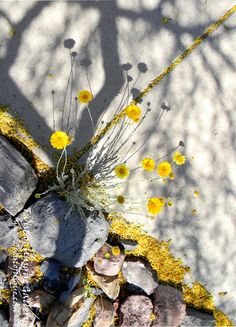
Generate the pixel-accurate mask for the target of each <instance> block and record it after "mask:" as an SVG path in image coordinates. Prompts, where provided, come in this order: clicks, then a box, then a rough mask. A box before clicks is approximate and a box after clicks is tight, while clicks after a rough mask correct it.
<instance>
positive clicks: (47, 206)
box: [17, 193, 109, 267]
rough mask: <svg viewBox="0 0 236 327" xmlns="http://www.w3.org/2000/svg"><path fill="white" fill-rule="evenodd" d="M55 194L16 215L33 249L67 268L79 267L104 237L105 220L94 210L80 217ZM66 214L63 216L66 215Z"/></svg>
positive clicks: (91, 254) (97, 248) (94, 251)
mask: <svg viewBox="0 0 236 327" xmlns="http://www.w3.org/2000/svg"><path fill="white" fill-rule="evenodd" d="M69 210H70V208H69V206H68V205H67V203H66V202H65V201H64V200H62V199H60V198H59V197H58V196H57V195H56V194H55V193H49V194H48V195H47V196H45V197H43V198H42V199H40V200H38V201H37V202H35V203H34V204H33V205H32V206H31V207H29V208H28V209H27V210H25V211H24V212H22V213H21V214H20V215H19V216H18V218H17V219H18V220H20V221H21V223H22V224H23V227H24V228H25V230H26V234H27V237H28V240H29V242H30V244H31V245H32V247H33V249H34V250H35V251H37V252H38V253H40V254H41V255H42V256H44V257H47V258H54V259H56V260H58V261H60V262H61V263H62V264H65V265H67V266H70V267H82V266H83V265H84V264H85V263H86V262H87V261H88V260H89V259H91V258H92V257H93V255H94V254H95V253H96V252H97V251H98V250H99V249H100V248H101V247H102V245H103V244H104V243H105V241H106V240H107V235H108V228H109V223H108V222H107V221H106V220H105V219H104V218H103V217H100V216H98V215H97V214H96V213H95V212H89V213H88V217H87V218H86V219H83V218H81V217H80V216H79V214H78V213H77V212H76V211H72V212H71V213H70V215H67V214H68V212H69ZM66 216H67V217H66Z"/></svg>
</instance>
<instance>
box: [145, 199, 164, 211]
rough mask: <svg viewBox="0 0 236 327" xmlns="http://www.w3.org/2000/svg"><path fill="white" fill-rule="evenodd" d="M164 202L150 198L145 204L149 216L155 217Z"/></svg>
mask: <svg viewBox="0 0 236 327" xmlns="http://www.w3.org/2000/svg"><path fill="white" fill-rule="evenodd" d="M164 204H165V201H164V200H163V199H162V198H150V199H148V203H147V210H148V212H149V213H150V214H151V215H157V214H158V213H160V212H161V210H162V208H163V206H164Z"/></svg>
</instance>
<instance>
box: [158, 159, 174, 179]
mask: <svg viewBox="0 0 236 327" xmlns="http://www.w3.org/2000/svg"><path fill="white" fill-rule="evenodd" d="M171 172H172V167H171V164H170V163H169V162H168V161H163V162H162V163H160V164H159V165H158V166H157V173H158V175H159V176H161V177H167V176H169V175H170V173H171Z"/></svg>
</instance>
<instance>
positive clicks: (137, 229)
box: [108, 214, 233, 326]
mask: <svg viewBox="0 0 236 327" xmlns="http://www.w3.org/2000/svg"><path fill="white" fill-rule="evenodd" d="M108 220H109V221H110V222H111V225H110V234H111V235H112V236H115V237H117V238H120V239H130V240H134V241H137V242H138V245H137V247H136V249H135V250H133V251H126V252H125V253H126V255H135V256H139V257H143V258H144V259H145V260H147V261H148V262H149V263H150V265H151V266H152V268H153V269H154V270H155V271H156V272H157V274H158V276H159V279H160V281H163V282H167V283H169V284H172V285H174V286H179V287H181V288H182V290H183V296H184V299H185V302H186V303H187V305H189V306H192V307H194V308H195V309H201V310H203V311H206V312H211V313H213V315H214V317H215V319H216V326H233V322H232V321H231V320H230V319H229V318H228V317H227V316H226V315H225V314H224V313H223V312H222V311H219V310H217V309H216V308H215V305H214V301H213V296H212V295H211V294H210V293H209V292H208V291H207V289H206V288H205V287H204V286H203V285H201V284H200V283H198V282H195V283H194V284H193V286H192V287H191V288H190V287H188V286H187V285H185V284H184V282H183V279H184V275H185V273H186V272H189V271H190V269H189V268H188V267H186V266H184V265H183V264H182V261H181V260H180V259H175V258H174V257H173V256H172V254H171V253H170V250H169V245H170V242H169V241H163V242H160V241H157V240H155V239H154V238H152V237H151V236H148V235H147V234H145V233H144V232H143V231H142V226H141V225H135V224H130V223H128V222H127V221H126V220H125V219H124V218H122V217H121V216H120V215H117V214H115V215H110V216H108ZM119 280H120V281H121V282H123V281H122V274H121V276H119Z"/></svg>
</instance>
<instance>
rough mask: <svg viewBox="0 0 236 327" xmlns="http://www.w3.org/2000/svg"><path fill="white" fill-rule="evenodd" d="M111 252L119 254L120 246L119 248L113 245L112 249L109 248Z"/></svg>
mask: <svg viewBox="0 0 236 327" xmlns="http://www.w3.org/2000/svg"><path fill="white" fill-rule="evenodd" d="M111 252H112V254H113V255H115V256H117V255H120V248H119V246H113V247H112V249H111Z"/></svg>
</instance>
